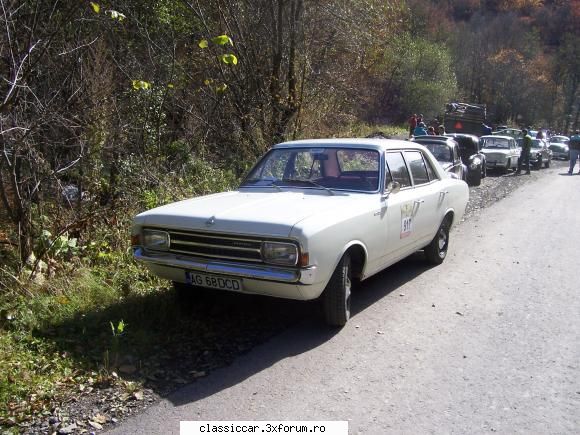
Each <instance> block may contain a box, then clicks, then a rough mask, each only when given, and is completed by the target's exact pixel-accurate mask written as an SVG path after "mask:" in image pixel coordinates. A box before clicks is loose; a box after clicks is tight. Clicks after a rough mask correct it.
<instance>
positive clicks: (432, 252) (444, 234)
mask: <svg viewBox="0 0 580 435" xmlns="http://www.w3.org/2000/svg"><path fill="white" fill-rule="evenodd" d="M449 227H450V220H449V218H445V219H444V220H443V222H442V223H441V226H439V229H438V230H437V234H435V237H433V240H431V243H429V244H428V245H427V246H426V247H425V258H426V259H427V261H428V262H429V263H431V264H435V265H438V264H441V263H443V260H445V257H446V256H447V248H448V247H449Z"/></svg>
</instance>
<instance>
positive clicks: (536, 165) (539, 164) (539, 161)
mask: <svg viewBox="0 0 580 435" xmlns="http://www.w3.org/2000/svg"><path fill="white" fill-rule="evenodd" d="M534 168H536V169H541V168H542V157H540V158H539V159H538V162H537V163H536V164H535V165H534Z"/></svg>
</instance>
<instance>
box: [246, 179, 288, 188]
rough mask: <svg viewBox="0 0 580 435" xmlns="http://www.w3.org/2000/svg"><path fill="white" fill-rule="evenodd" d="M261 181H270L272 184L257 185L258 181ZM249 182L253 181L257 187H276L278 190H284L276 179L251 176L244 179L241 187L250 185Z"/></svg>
mask: <svg viewBox="0 0 580 435" xmlns="http://www.w3.org/2000/svg"><path fill="white" fill-rule="evenodd" d="M260 181H269V182H270V184H264V185H258V186H255V185H256V183H258V182H260ZM249 183H252V184H253V185H254V186H255V187H274V188H275V189H276V190H279V191H281V190H282V189H281V188H280V186H279V185H278V184H276V181H275V180H264V179H263V178H250V179H247V180H244V182H243V183H242V184H241V187H250V184H249Z"/></svg>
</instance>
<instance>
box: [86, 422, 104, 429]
mask: <svg viewBox="0 0 580 435" xmlns="http://www.w3.org/2000/svg"><path fill="white" fill-rule="evenodd" d="M89 425H90V426H91V427H94V428H95V429H99V430H102V429H103V426H102V425H101V424H99V423H97V422H96V421H91V420H89Z"/></svg>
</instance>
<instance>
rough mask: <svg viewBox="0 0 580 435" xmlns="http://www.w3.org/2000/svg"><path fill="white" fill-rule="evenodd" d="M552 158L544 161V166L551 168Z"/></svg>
mask: <svg viewBox="0 0 580 435" xmlns="http://www.w3.org/2000/svg"><path fill="white" fill-rule="evenodd" d="M550 163H551V161H550V159H548V161H547V162H546V163H544V168H549V167H550Z"/></svg>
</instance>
